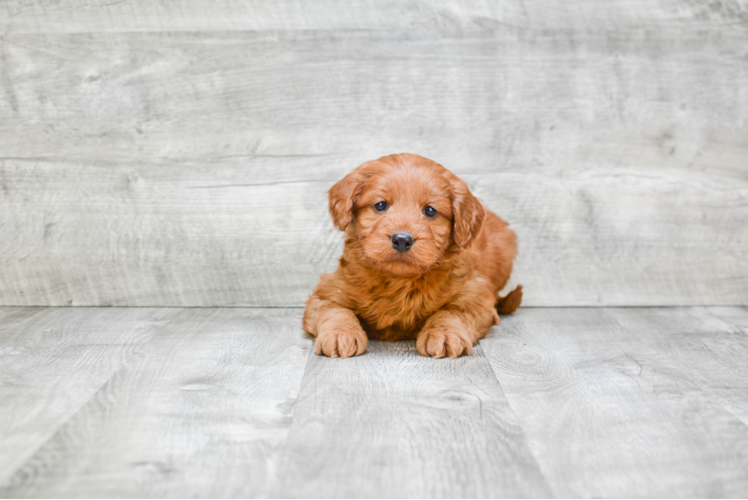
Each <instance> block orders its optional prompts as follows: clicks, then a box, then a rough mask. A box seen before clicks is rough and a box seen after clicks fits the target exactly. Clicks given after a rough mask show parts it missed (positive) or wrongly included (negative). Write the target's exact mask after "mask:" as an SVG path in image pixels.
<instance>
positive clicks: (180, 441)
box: [0, 307, 748, 498]
mask: <svg viewBox="0 0 748 500" xmlns="http://www.w3.org/2000/svg"><path fill="white" fill-rule="evenodd" d="M300 319H301V310H299V309H295V310H289V309H251V310H250V309H241V308H230V309H211V308H194V309H143V308H26V307H4V308H0V366H1V367H2V370H0V407H1V408H2V411H0V497H3V498H4V497H24V498H25V497H78V498H85V497H107V498H108V497H167V498H171V497H178V498H184V497H276V496H278V497H296V496H303V497H342V496H346V497H349V496H350V497H393V496H397V497H403V496H404V497H483V496H489V497H501V496H512V497H526V496H530V497H532V496H544V497H562V498H565V497H624V496H625V497H710V498H722V497H745V496H746V493H748V422H747V421H746V418H745V416H746V406H745V401H746V397H745V395H746V392H745V381H746V380H747V379H748V377H747V376H746V368H745V362H744V360H745V359H746V358H747V357H748V341H746V339H748V329H747V328H746V327H748V312H746V309H745V308H725V307H719V308H716V307H715V308H703V307H698V308H645V309H631V308H626V309H611V308H604V309H595V308H581V309H565V308H548V309H538V308H523V309H520V310H519V312H518V313H516V314H515V315H512V316H507V317H504V318H503V320H502V325H501V326H499V327H497V328H495V329H494V331H493V332H492V333H491V334H490V335H489V336H488V337H487V338H486V339H483V340H481V345H480V346H476V348H475V351H474V352H475V355H474V356H472V357H463V358H460V359H457V360H449V359H443V360H434V359H431V358H424V357H421V356H419V355H418V354H417V353H416V350H415V347H414V345H413V343H412V342H400V343H379V342H373V343H371V344H370V346H369V350H368V352H367V353H366V354H365V355H364V356H361V357H358V358H352V359H347V360H339V359H329V358H324V357H317V356H315V355H314V354H313V353H311V347H312V340H311V339H309V338H307V337H306V336H304V335H303V333H302V332H301V330H300V328H299V324H300ZM497 377H498V380H497Z"/></svg>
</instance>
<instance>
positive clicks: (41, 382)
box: [0, 307, 168, 488]
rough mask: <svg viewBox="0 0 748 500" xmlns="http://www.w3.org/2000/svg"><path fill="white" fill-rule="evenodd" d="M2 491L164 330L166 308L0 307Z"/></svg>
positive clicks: (0, 452) (0, 479) (0, 477)
mask: <svg viewBox="0 0 748 500" xmlns="http://www.w3.org/2000/svg"><path fill="white" fill-rule="evenodd" d="M0 314H1V315H2V321H0V366H2V372H1V373H0V401H2V411H0V488H2V486H4V485H6V484H7V481H8V480H9V478H10V477H11V475H12V474H13V473H14V472H15V471H16V470H17V469H18V468H19V467H21V465H23V464H24V463H25V462H26V461H27V460H28V459H29V458H30V457H31V456H32V455H33V454H34V453H36V451H37V450H38V449H39V448H40V447H41V446H42V445H44V443H46V442H47V440H49V438H50V437H52V436H53V435H54V434H55V432H56V431H57V430H58V429H59V428H60V427H61V426H63V424H65V422H66V421H68V419H70V418H71V417H72V416H73V415H74V414H75V413H76V412H77V411H78V410H79V409H80V408H81V407H82V406H83V405H84V404H86V402H87V401H88V400H89V399H90V398H91V397H92V396H93V395H94V394H96V393H97V391H99V389H100V387H101V386H102V385H104V384H105V383H106V382H107V381H108V380H109V379H110V377H111V376H112V374H114V373H115V372H117V371H118V370H119V369H121V368H122V367H123V366H125V365H126V364H127V363H129V362H131V361H132V359H133V358H134V357H136V356H138V352H139V350H140V349H141V348H142V345H143V344H144V343H145V342H147V341H148V340H149V339H150V338H151V336H152V335H153V334H154V332H155V331H156V329H157V328H158V327H159V326H161V325H162V324H163V322H164V321H165V320H166V317H167V316H168V315H167V314H166V312H165V311H164V310H154V309H101V308H94V309H91V308H81V309H70V308H63V309H59V308H43V309H42V308H26V307H23V308H0Z"/></svg>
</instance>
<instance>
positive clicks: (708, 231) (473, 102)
mask: <svg viewBox="0 0 748 500" xmlns="http://www.w3.org/2000/svg"><path fill="white" fill-rule="evenodd" d="M405 151H407V152H413V153H418V154H421V155H424V156H427V157H429V158H432V159H434V160H436V161H439V162H440V163H442V164H444V165H445V166H446V167H448V168H450V169H452V170H453V171H454V172H456V173H457V174H458V175H460V176H462V177H463V178H464V179H465V180H467V181H468V183H469V185H470V186H471V188H472V189H473V190H474V192H475V193H476V194H477V195H478V196H479V197H480V198H481V199H482V200H483V201H484V202H485V204H486V205H487V206H488V207H489V208H491V209H492V210H494V211H495V212H497V213H498V214H499V215H501V216H502V217H504V218H506V219H507V220H509V221H510V222H511V223H512V224H513V226H514V228H515V229H516V231H517V233H518V234H519V238H520V251H521V256H520V258H519V260H518V262H517V266H516V271H515V275H514V279H513V282H514V283H523V284H524V285H525V290H526V295H525V297H526V301H525V303H526V304H527V305H534V306H562V305H590V306H596V305H696V304H702V305H714V304H721V305H730V304H732V305H739V304H742V305H746V304H748V258H747V254H748V1H746V0H714V1H709V2H706V1H703V2H702V1H696V2H695V1H691V0H609V1H605V2H600V1H592V0H569V1H565V2H548V1H545V0H510V1H502V2H498V1H474V2H467V1H449V2H448V1H433V0H405V1H396V0H390V1H381V2H374V1H363V0H356V1H352V0H323V1H322V0H321V1H317V0H314V1H309V2H301V1H293V0H282V1H277V0H261V1H254V2H239V1H234V0H211V1H208V0H204V1H200V0H185V1H173V2H167V1H152V0H128V1H122V2H104V1H95V0H87V1H78V0H55V1H52V0H49V1H42V0H39V1H36V2H32V1H30V0H6V1H3V2H0V187H1V188H2V189H0V304H2V305H132V306H135V305H139V306H152V305H170V306H216V305H225V306H238V305H242V306H285V305H292V306H295V305H301V304H302V302H303V301H304V300H305V299H306V297H307V295H308V293H309V292H310V291H311V289H312V288H313V286H314V284H315V283H316V280H317V278H318V276H319V274H320V273H322V272H326V271H329V270H331V269H333V268H334V267H335V265H336V259H337V257H338V256H339V253H340V250H341V248H342V244H341V237H340V233H338V232H337V231H336V230H335V229H334V228H333V226H332V224H331V223H330V222H329V220H328V216H327V212H326V201H325V200H326V198H325V196H326V195H325V191H326V190H327V189H328V188H329V187H330V186H331V185H332V184H333V183H334V182H335V181H336V180H337V179H339V178H340V177H342V176H343V175H344V174H345V173H346V172H348V171H349V170H351V169H352V168H354V167H355V166H357V165H358V164H360V163H362V162H364V161H366V160H369V159H373V158H376V157H379V156H381V155H384V154H389V153H395V152H405Z"/></svg>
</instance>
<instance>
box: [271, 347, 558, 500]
mask: <svg viewBox="0 0 748 500" xmlns="http://www.w3.org/2000/svg"><path fill="white" fill-rule="evenodd" d="M473 352H474V355H473V356H472V357H463V358H460V359H457V360H449V359H444V360H434V359H431V358H425V357H422V356H420V355H419V354H418V352H417V351H416V349H415V343H414V342H396V343H382V342H372V343H370V344H369V348H368V350H367V352H366V354H365V355H363V356H360V357H356V358H351V359H346V360H340V359H330V358H326V357H320V356H315V355H312V356H310V358H309V363H308V365H307V369H306V374H305V376H304V382H303V385H302V388H301V392H300V393H299V400H298V402H297V404H296V407H295V409H294V417H293V418H294V420H293V425H292V428H291V432H290V434H289V437H288V442H287V445H286V447H285V460H284V462H283V463H282V465H281V469H282V470H283V471H284V474H283V476H282V477H281V480H282V482H281V483H280V485H279V486H278V487H277V488H276V489H275V490H274V491H273V496H277V497H334V498H339V497H348V498H351V497H352V498H360V497H367V498H368V497H379V498H389V497H421V498H432V497H438V498H441V497H486V496H488V497H526V496H541V497H544V496H548V494H549V490H548V489H547V487H546V484H545V480H544V479H543V477H542V476H541V474H540V472H539V470H538V468H537V465H536V463H535V460H534V459H533V458H532V456H531V455H530V453H529V452H528V449H527V446H526V443H525V438H524V436H523V434H522V431H521V430H520V427H519V425H518V423H517V421H516V419H515V416H514V414H513V413H512V410H511V409H510V408H509V405H508V404H507V401H506V399H505V397H504V395H503V393H502V391H501V387H500V386H499V384H498V383H497V381H496V377H495V376H494V374H493V372H492V371H491V369H490V366H489V365H488V361H487V360H486V358H485V355H484V354H483V352H482V351H481V349H480V348H479V347H477V348H476V349H475V350H474V351H473Z"/></svg>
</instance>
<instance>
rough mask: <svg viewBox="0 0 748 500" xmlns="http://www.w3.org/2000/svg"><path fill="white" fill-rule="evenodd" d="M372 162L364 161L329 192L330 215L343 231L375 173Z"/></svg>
mask: <svg viewBox="0 0 748 500" xmlns="http://www.w3.org/2000/svg"><path fill="white" fill-rule="evenodd" d="M370 163H371V162H369V163H364V164H363V165H361V166H360V167H358V168H357V169H356V170H354V171H353V172H351V173H350V174H348V175H346V176H345V177H343V178H342V179H341V180H339V181H338V182H337V184H335V185H334V186H333V187H332V188H330V191H328V192H327V199H328V202H329V204H330V217H332V222H333V223H334V224H335V225H336V226H337V227H338V229H340V230H341V231H345V230H346V228H347V227H348V224H350V223H351V220H352V219H353V211H354V210H355V209H356V205H357V204H358V199H359V198H360V197H361V192H362V191H363V189H364V183H365V182H366V180H367V179H368V178H369V177H371V175H372V173H373V172H372V171H371V169H372V168H371V167H372V165H371V164H370Z"/></svg>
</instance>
